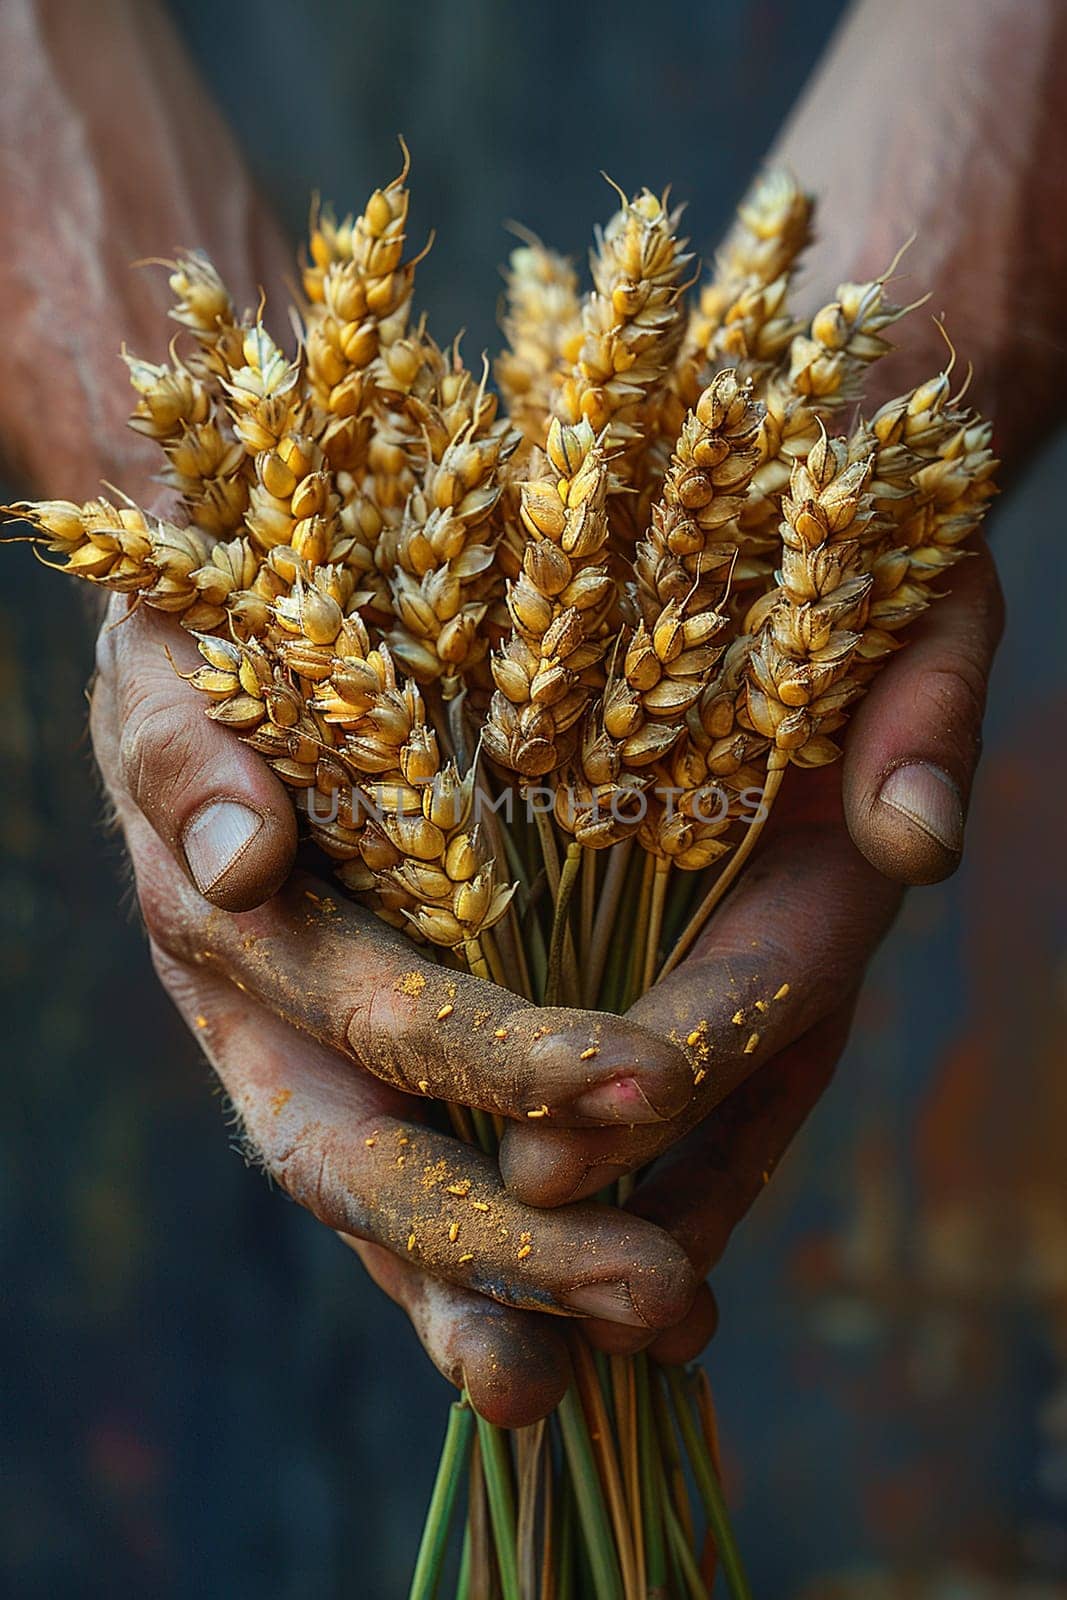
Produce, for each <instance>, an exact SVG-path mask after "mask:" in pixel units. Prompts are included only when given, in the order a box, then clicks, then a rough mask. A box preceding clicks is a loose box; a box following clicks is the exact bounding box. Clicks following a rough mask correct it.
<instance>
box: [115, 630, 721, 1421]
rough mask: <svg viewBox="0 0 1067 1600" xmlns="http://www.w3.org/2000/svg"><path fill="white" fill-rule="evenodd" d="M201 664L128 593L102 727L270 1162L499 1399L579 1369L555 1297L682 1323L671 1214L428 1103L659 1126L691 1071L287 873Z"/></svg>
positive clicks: (669, 1053) (656, 1323) (263, 805)
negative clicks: (462, 1130) (476, 1141)
mask: <svg viewBox="0 0 1067 1600" xmlns="http://www.w3.org/2000/svg"><path fill="white" fill-rule="evenodd" d="M196 660H197V656H196V651H195V646H194V645H193V642H192V640H191V639H190V638H189V636H188V635H187V634H183V633H182V631H181V630H180V628H178V627H177V626H176V625H175V624H173V623H172V622H169V621H168V620H166V619H164V618H162V617H160V616H158V615H157V614H154V613H151V612H149V611H147V610H145V609H142V610H140V611H136V612H134V613H133V614H132V615H131V614H129V613H128V612H127V610H126V606H125V602H123V601H121V600H113V601H112V604H111V609H110V618H109V622H108V624H107V626H106V627H105V629H104V631H103V633H102V634H101V638H100V644H99V650H98V666H99V672H98V677H97V681H96V685H95V688H94V693H93V702H92V729H93V741H94V746H95V749H96V754H97V758H98V760H99V762H100V766H101V770H102V772H103V774H104V778H105V782H106V784H107V786H108V790H109V793H110V796H111V798H112V801H113V803H114V805H115V808H116V812H117V814H118V817H119V820H120V822H121V824H122V826H123V829H124V831H125V835H126V839H127V842H128V845H129V849H130V854H131V857H132V860H133V865H134V871H135V874H136V879H137V889H138V894H139V896H140V901H141V906H142V910H143V912H144V917H145V921H146V924H147V927H148V932H149V937H150V940H151V945H152V953H153V958H154V960H155V963H156V967H157V970H158V972H159V974H160V977H161V978H162V980H163V982H164V984H165V986H166V987H167V988H168V990H169V992H170V993H171V995H172V997H173V998H174V1000H175V1002H176V1004H177V1005H178V1007H179V1009H180V1010H181V1012H182V1014H183V1016H184V1017H185V1019H186V1021H187V1022H188V1024H189V1026H190V1028H191V1030H192V1031H193V1032H194V1035H195V1036H196V1037H197V1038H198V1039H199V1041H200V1042H201V1043H202V1044H203V1046H204V1048H205V1049H206V1051H207V1054H208V1055H209V1057H210V1059H211V1060H212V1062H213V1064H214V1066H215V1067H216V1069H217V1071H218V1074H219V1077H220V1079H221V1081H222V1083H223V1085H224V1087H225V1089H226V1091H227V1093H228V1095H229V1097H230V1099H231V1100H232V1102H233V1104H234V1106H235V1108H236V1110H237V1112H238V1114H239V1116H240V1118H241V1122H242V1125H243V1128H244V1132H245V1136H246V1138H247V1140H248V1143H249V1145H250V1147H251V1148H252V1149H253V1150H254V1152H255V1156H256V1158H257V1159H258V1160H260V1161H261V1162H262V1164H263V1165H264V1166H265V1168H266V1169H267V1171H268V1172H269V1173H270V1174H271V1175H272V1176H273V1177H274V1178H275V1179H276V1180H277V1182H278V1183H279V1185H280V1186H281V1187H283V1188H284V1189H286V1191H287V1192H288V1193H289V1194H291V1195H292V1196H293V1198H295V1199H296V1200H298V1201H299V1202H300V1203H302V1204H304V1205H305V1206H307V1207H308V1209H309V1210H311V1211H312V1212H313V1214H314V1215H316V1216H317V1217H318V1218H319V1219H320V1220H321V1221H323V1222H325V1223H327V1224H328V1225H329V1226H331V1227H333V1228H335V1229H337V1230H338V1231H339V1232H341V1233H342V1234H343V1235H344V1236H345V1237H346V1238H347V1239H348V1240H349V1241H350V1242H354V1243H355V1245H356V1248H357V1249H358V1251H359V1253H360V1254H361V1255H362V1257H363V1259H364V1261H365V1263H366V1265H367V1266H368V1268H369V1269H370V1271H371V1273H372V1275H373V1276H374V1277H375V1278H376V1280H377V1281H378V1282H379V1283H380V1284H381V1285H382V1286H383V1287H384V1288H385V1289H386V1290H387V1291H388V1292H389V1293H390V1294H392V1295H393V1297H394V1298H395V1299H397V1300H399V1301H400V1303H401V1304H402V1305H404V1307H405V1308H406V1309H407V1310H408V1311H409V1313H410V1314H411V1317H412V1320H413V1321H414V1323H415V1326H416V1328H417V1329H418V1331H419V1333H420V1335H421V1336H422V1338H423V1341H424V1343H425V1344H426V1346H427V1349H428V1350H429V1352H430V1354H431V1356H432V1357H433V1358H434V1360H435V1361H436V1362H437V1364H438V1366H439V1367H441V1368H442V1370H443V1371H445V1372H446V1373H447V1374H448V1375H449V1376H450V1377H452V1378H453V1379H454V1380H456V1381H457V1382H459V1381H464V1380H465V1381H466V1383H467V1385H468V1387H469V1389H470V1391H471V1395H472V1398H473V1399H474V1402H475V1404H476V1405H477V1406H478V1408H479V1410H481V1411H482V1412H483V1414H485V1415H486V1416H488V1417H490V1418H491V1419H493V1420H495V1421H499V1422H504V1423H508V1424H509V1425H519V1424H521V1423H524V1422H528V1421H530V1420H532V1419H533V1418H535V1417H537V1416H540V1415H543V1414H545V1413H546V1412H548V1411H550V1410H551V1409H552V1408H553V1406H554V1405H555V1404H556V1402H557V1401H558V1399H559V1398H560V1396H561V1394H562V1392H563V1389H564V1388H565V1386H566V1383H567V1381H568V1378H569V1363H568V1358H567V1353H566V1347H565V1343H564V1341H563V1339H562V1337H561V1335H560V1332H559V1328H558V1324H557V1323H555V1322H554V1321H553V1320H552V1319H550V1318H549V1317H548V1316H546V1315H544V1314H543V1313H544V1312H545V1311H554V1312H558V1313H564V1314H568V1313H569V1314H571V1315H586V1316H588V1315H592V1314H596V1315H598V1316H600V1317H601V1318H604V1319H606V1320H612V1321H618V1322H621V1323H623V1324H625V1325H628V1326H631V1327H639V1328H640V1329H641V1330H642V1332H647V1331H649V1330H652V1329H655V1328H658V1327H662V1326H667V1325H669V1324H671V1323H674V1322H677V1321H678V1320H679V1319H680V1318H681V1317H682V1316H683V1315H684V1313H685V1311H686V1309H687V1307H688V1306H689V1304H690V1302H691V1300H692V1298H693V1294H694V1292H695V1289H696V1278H695V1276H694V1274H693V1272H692V1269H691V1268H690V1265H689V1262H688V1260H687V1258H686V1256H685V1254H684V1252H683V1251H682V1249H681V1248H680V1247H679V1246H678V1245H676V1244H675V1243H674V1242H673V1241H672V1240H671V1239H670V1238H669V1237H668V1236H667V1235H666V1234H664V1233H663V1232H662V1231H661V1230H660V1229H658V1228H656V1227H655V1226H653V1225H650V1224H647V1223H644V1222H641V1221H635V1219H632V1218H628V1217H626V1216H624V1215H623V1214H622V1213H620V1212H617V1211H615V1210H612V1209H610V1208H608V1207H603V1206H596V1205H592V1204H589V1203H583V1204H580V1205H576V1206H570V1207H566V1208H564V1209H562V1210H559V1211H554V1212H549V1213H544V1212H536V1211H533V1210H532V1209H531V1208H530V1207H529V1205H528V1204H526V1203H524V1202H522V1201H520V1200H518V1199H516V1198H515V1197H514V1196H512V1195H510V1194H509V1193H508V1192H507V1190H506V1188H505V1186H504V1185H503V1183H502V1181H501V1179H500V1175H499V1171H498V1169H497V1166H496V1163H495V1162H494V1161H493V1160H491V1159H490V1158H489V1157H487V1156H483V1155H481V1154H480V1153H479V1152H477V1151H476V1150H474V1149H473V1148H471V1147H470V1146H468V1145H466V1144H463V1143H460V1142H459V1141H458V1140H456V1139H455V1138H452V1137H450V1136H449V1135H448V1134H447V1133H446V1132H444V1131H443V1129H442V1128H441V1127H440V1126H439V1125H437V1123H436V1122H435V1121H434V1116H435V1109H434V1107H433V1101H434V1100H435V1099H439V1098H451V1099H453V1100H458V1101H460V1102H462V1103H464V1104H466V1105H473V1106H478V1107H481V1108H482V1109H484V1110H486V1111H489V1112H496V1113H498V1114H499V1115H501V1116H503V1117H504V1118H506V1119H509V1120H512V1121H514V1122H521V1123H524V1124H525V1125H527V1126H532V1125H533V1123H532V1122H530V1121H529V1120H528V1117H527V1113H528V1112H531V1111H532V1112H535V1113H538V1112H539V1111H540V1109H541V1107H542V1106H543V1105H548V1106H549V1107H550V1110H551V1114H552V1120H553V1122H554V1123H555V1124H558V1125H560V1126H563V1125H574V1126H586V1127H593V1126H596V1125H599V1124H604V1123H611V1122H615V1123H617V1124H626V1125H629V1124H636V1123H639V1122H648V1121H661V1120H663V1119H665V1118H669V1117H671V1116H673V1115H675V1114H676V1113H677V1112H679V1111H680V1109H681V1107H682V1105H683V1104H684V1103H685V1101H686V1100H687V1099H688V1098H689V1096H690V1094H691V1091H692V1071H691V1067H690V1063H689V1061H688V1060H687V1058H686V1056H685V1054H684V1053H683V1052H682V1051H681V1050H679V1049H678V1048H677V1047H676V1046H674V1045H672V1044H670V1043H669V1042H668V1041H666V1040H664V1039H661V1038H657V1037H656V1036H655V1035H653V1034H651V1033H649V1032H647V1031H646V1030H645V1029H643V1028H640V1027H638V1026H636V1025H634V1024H633V1023H628V1022H624V1021H617V1022H613V1023H612V1024H611V1025H610V1030H609V1029H608V1028H606V1027H604V1023H605V1021H606V1019H603V1018H601V1017H600V1016H599V1015H597V1014H594V1013H582V1012H575V1011H559V1010H551V1009H538V1008H535V1007H532V1006H529V1005H527V1004H526V1003H525V1002H524V1001H522V1000H521V999H519V998H518V997H516V996H515V995H512V994H510V993H509V992H507V991H504V990H502V989H499V988H497V987H495V986H494V985H492V984H488V983H484V982H481V981H480V980H477V979H473V978H466V977H464V976H463V975H461V974H459V973H456V972H453V971H450V970H449V969H446V968H443V967H440V966H438V965H436V964H435V963H433V962H430V961H427V960H425V959H424V958H422V957H421V956H420V955H419V953H418V951H417V949H416V948H415V947H413V946H412V945H411V944H410V943H409V942H408V941H407V940H405V939H403V938H401V937H400V936H399V935H398V934H395V933H394V932H393V931H392V930H390V929H388V928H387V927H385V926H384V925H383V924H382V923H381V922H379V921H378V920H377V919H376V918H374V917H373V916H371V915H370V913H368V912H366V911H364V910H362V909H361V908H359V907H356V906H354V905H351V904H349V903H347V902H344V901H343V900H342V899H341V897H340V896H337V900H336V901H335V900H334V899H333V898H331V896H330V886H329V885H328V884H326V883H324V882H322V881H320V880H317V879H312V878H310V877H307V876H301V875H299V874H298V875H296V876H294V877H293V878H291V879H290V878H289V876H288V875H289V871H290V868H291V865H292V862H293V858H294V848H295V827H294V822H293V811H292V804H291V801H290V798H289V796H288V795H287V793H286V792H285V790H284V789H283V788H282V786H281V785H280V784H279V783H278V782H277V780H276V779H275V778H274V777H273V775H272V774H271V773H270V772H269V771H268V770H267V769H266V767H265V766H264V765H263V764H262V762H261V761H260V759H259V757H257V756H255V755H254V754H253V753H252V752H251V751H249V750H247V749H246V748H245V747H244V746H242V745H241V744H240V743H239V742H238V741H237V740H235V739H234V738H233V735H232V733H231V732H229V730H227V729H224V728H222V727H220V726H219V725H218V724H215V723H213V722H211V721H209V720H208V719H207V718H205V717H204V715H203V703H202V699H201V697H200V695H199V694H198V693H197V692H196V691H195V690H193V689H192V688H190V687H188V686H187V685H185V684H184V683H183V682H182V681H181V679H180V678H179V677H178V676H177V675H176V673H175V666H178V667H181V668H184V667H185V666H186V665H188V666H192V665H195V663H196ZM216 807H222V808H224V809H223V811H222V813H221V815H220V814H219V813H218V812H217V811H213V808H216ZM227 808H228V809H227ZM234 813H236V814H234ZM283 879H288V881H287V882H286V884H285V887H284V888H282V889H281V890H280V891H278V892H277V893H272V892H271V891H272V890H274V889H275V888H276V886H277V885H278V884H279V883H280V882H281V881H282V880H283ZM205 895H207V896H209V897H210V898H211V900H213V901H214V904H210V903H208V900H207V899H205V897H204V896H205ZM265 896H266V897H267V898H266V899H264V897H265ZM259 901H262V902H263V903H262V904H260V905H259V906H258V909H255V910H247V909H244V908H247V907H251V906H253V905H255V904H256V903H257V902H259ZM220 906H221V907H225V908H226V909H225V910H221V909H218V908H219V907H220ZM298 1030H299V1031H298ZM596 1038H599V1045H600V1048H599V1051H598V1053H597V1054H596V1055H595V1056H593V1057H590V1058H588V1059H585V1060H583V1059H582V1055H583V1051H586V1050H587V1047H588V1046H589V1045H590V1043H592V1042H593V1040H594V1039H596ZM537 1120H539V1119H538V1118H537V1117H536V1116H535V1118H534V1121H537ZM517 1372H521V1373H522V1374H523V1379H522V1385H521V1388H519V1387H518V1386H517V1385H514V1382H513V1375H514V1374H515V1373H517Z"/></svg>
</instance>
